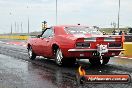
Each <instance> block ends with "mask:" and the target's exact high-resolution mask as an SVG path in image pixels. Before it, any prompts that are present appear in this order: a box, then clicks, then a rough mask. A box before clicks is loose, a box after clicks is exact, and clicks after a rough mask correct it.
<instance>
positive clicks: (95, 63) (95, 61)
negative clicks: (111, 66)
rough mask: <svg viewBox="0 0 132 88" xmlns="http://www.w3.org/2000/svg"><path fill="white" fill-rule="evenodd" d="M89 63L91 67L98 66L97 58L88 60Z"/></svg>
mask: <svg viewBox="0 0 132 88" xmlns="http://www.w3.org/2000/svg"><path fill="white" fill-rule="evenodd" d="M89 62H90V63H91V65H100V64H101V62H100V59H99V58H90V59H89Z"/></svg>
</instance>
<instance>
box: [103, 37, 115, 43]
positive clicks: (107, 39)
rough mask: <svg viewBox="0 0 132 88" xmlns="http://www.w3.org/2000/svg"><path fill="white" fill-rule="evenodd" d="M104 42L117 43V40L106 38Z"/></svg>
mask: <svg viewBox="0 0 132 88" xmlns="http://www.w3.org/2000/svg"><path fill="white" fill-rule="evenodd" d="M104 42H115V38H104Z"/></svg>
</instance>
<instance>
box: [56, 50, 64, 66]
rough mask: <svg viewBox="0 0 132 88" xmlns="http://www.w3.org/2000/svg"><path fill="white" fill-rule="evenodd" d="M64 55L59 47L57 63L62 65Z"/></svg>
mask: <svg viewBox="0 0 132 88" xmlns="http://www.w3.org/2000/svg"><path fill="white" fill-rule="evenodd" d="M63 60H64V58H63V55H62V52H61V50H60V49H57V51H56V56H55V62H56V64H57V65H59V66H62V65H63Z"/></svg>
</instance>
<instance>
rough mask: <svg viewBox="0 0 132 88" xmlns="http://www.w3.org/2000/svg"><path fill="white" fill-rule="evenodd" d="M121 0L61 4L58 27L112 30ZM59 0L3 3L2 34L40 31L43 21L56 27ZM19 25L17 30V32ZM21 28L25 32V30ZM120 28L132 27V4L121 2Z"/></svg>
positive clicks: (0, 10)
mask: <svg viewBox="0 0 132 88" xmlns="http://www.w3.org/2000/svg"><path fill="white" fill-rule="evenodd" d="M118 1H119V0H58V24H62V25H63V24H78V23H80V24H83V25H96V26H99V27H111V25H110V24H111V22H116V23H117V15H118ZM55 6H56V0H0V33H9V32H10V29H11V24H12V28H13V32H27V30H28V26H27V24H28V18H29V21H30V31H31V32H32V31H40V30H41V23H42V21H44V20H46V21H47V22H48V26H51V25H55V22H56V21H55V19H56V18H55V12H56V9H55ZM15 22H16V30H15ZM21 24H22V29H23V30H21ZM120 26H121V27H128V26H129V27H132V0H121V11H120Z"/></svg>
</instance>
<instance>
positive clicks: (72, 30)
mask: <svg viewBox="0 0 132 88" xmlns="http://www.w3.org/2000/svg"><path fill="white" fill-rule="evenodd" d="M65 31H66V32H67V33H68V34H94V35H102V33H101V32H100V31H99V30H97V29H96V28H94V27H65Z"/></svg>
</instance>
